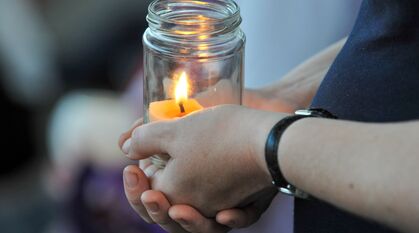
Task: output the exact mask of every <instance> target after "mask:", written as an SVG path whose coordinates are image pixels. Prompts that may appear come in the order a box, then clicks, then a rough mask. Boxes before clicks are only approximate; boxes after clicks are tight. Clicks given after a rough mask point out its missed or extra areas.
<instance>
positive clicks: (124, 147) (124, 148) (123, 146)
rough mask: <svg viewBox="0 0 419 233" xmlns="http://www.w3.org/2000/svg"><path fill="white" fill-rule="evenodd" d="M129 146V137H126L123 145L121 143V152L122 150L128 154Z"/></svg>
mask: <svg viewBox="0 0 419 233" xmlns="http://www.w3.org/2000/svg"><path fill="white" fill-rule="evenodd" d="M130 147H131V138H128V139H127V140H126V141H125V142H124V145H122V152H124V153H125V154H128V153H129V149H130Z"/></svg>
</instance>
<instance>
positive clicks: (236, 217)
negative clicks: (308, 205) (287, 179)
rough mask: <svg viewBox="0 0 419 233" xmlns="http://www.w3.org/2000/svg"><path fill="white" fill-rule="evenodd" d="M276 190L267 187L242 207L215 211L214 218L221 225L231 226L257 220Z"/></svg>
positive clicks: (244, 225)
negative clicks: (257, 197)
mask: <svg viewBox="0 0 419 233" xmlns="http://www.w3.org/2000/svg"><path fill="white" fill-rule="evenodd" d="M277 193H278V191H277V190H276V188H273V189H269V190H267V191H266V192H264V195H263V196H262V197H261V198H259V199H258V200H257V201H256V202H253V203H252V204H250V205H248V206H246V207H244V208H240V209H238V208H236V209H227V210H223V211H220V212H218V213H217V216H216V220H217V222H218V223H220V224H222V225H226V226H229V227H231V228H244V227H248V226H250V225H252V224H254V223H255V222H257V221H258V220H259V218H260V216H261V215H262V213H263V212H264V211H265V210H266V209H267V208H268V207H269V205H270V203H271V202H272V199H273V198H274V197H275V196H276V194H277Z"/></svg>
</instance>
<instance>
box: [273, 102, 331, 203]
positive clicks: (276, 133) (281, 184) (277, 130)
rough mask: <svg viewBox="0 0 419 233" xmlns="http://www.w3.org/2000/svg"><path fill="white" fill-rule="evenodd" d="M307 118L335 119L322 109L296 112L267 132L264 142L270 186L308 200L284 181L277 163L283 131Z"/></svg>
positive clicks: (301, 192)
mask: <svg viewBox="0 0 419 233" xmlns="http://www.w3.org/2000/svg"><path fill="white" fill-rule="evenodd" d="M307 117H322V118H332V119H336V116H334V115H333V114H331V113H330V112H328V111H326V110H324V109H318V108H317V109H306V110H298V111H296V112H295V115H292V116H288V117H285V118H283V119H282V120H280V121H279V122H278V123H276V124H275V125H274V127H273V128H272V129H271V131H270V132H269V135H268V139H267V140H266V144H265V159H266V163H267V165H268V170H269V173H270V174H271V176H272V184H274V185H275V186H277V187H278V189H279V191H280V192H282V193H284V194H288V195H292V196H296V197H300V198H308V197H309V195H308V194H307V193H305V192H303V191H301V190H299V189H297V188H296V187H294V186H293V185H292V184H290V183H289V182H288V181H286V180H285V178H284V175H283V174H282V172H281V168H280V166H279V162H278V146H279V142H280V139H281V136H282V135H283V133H284V132H285V130H286V129H287V128H288V127H289V126H290V125H291V124H292V123H294V122H296V121H298V120H300V119H303V118H307Z"/></svg>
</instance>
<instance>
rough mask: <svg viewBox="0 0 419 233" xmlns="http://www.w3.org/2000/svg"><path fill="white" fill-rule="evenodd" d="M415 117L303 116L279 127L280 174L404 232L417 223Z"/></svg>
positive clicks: (417, 129)
mask: <svg viewBox="0 0 419 233" xmlns="http://www.w3.org/2000/svg"><path fill="white" fill-rule="evenodd" d="M417 132H419V122H417V121H416V122H410V123H396V124H364V123H354V122H347V121H335V120H324V119H303V120H300V121H298V122H296V123H295V124H293V125H291V126H290V127H289V129H288V130H286V131H285V133H284V135H283V137H282V139H281V142H280V146H279V150H278V151H279V163H280V166H281V169H282V172H283V173H284V176H285V177H286V179H287V180H288V181H289V182H290V183H292V184H294V185H296V186H297V187H299V188H301V189H302V190H305V191H307V192H309V193H311V194H312V195H314V196H316V197H317V198H319V199H322V200H325V201H327V202H329V203H332V204H334V205H336V206H339V207H341V208H343V209H346V210H348V211H350V212H352V213H355V214H358V215H361V216H364V217H367V218H371V219H374V220H376V221H379V222H382V223H384V224H387V225H390V226H392V227H396V228H399V229H400V230H405V231H414V229H416V230H417V229H418V228H419V222H418V219H419V185H418V182H417V177H419V153H418V150H417V142H418V139H419V137H418V133H417Z"/></svg>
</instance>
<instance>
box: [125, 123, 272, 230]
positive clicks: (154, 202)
mask: <svg viewBox="0 0 419 233" xmlns="http://www.w3.org/2000/svg"><path fill="white" fill-rule="evenodd" d="M142 123H143V119H142V118H141V119H139V120H137V121H136V122H135V123H134V124H133V125H132V126H131V129H129V130H128V131H127V132H125V133H123V134H122V135H121V137H120V140H119V145H120V147H121V148H122V145H123V144H124V142H125V141H126V140H127V139H129V138H130V137H131V135H132V132H133V130H134V129H135V128H137V127H138V126H140V125H142ZM157 170H158V168H157V167H155V166H154V165H153V164H152V163H151V162H150V160H149V159H146V160H142V161H140V167H137V166H134V165H130V166H127V167H126V168H125V170H124V188H125V194H126V196H127V199H128V201H129V203H130V205H131V206H132V208H133V209H134V210H135V211H136V212H137V213H138V214H139V215H140V217H141V218H143V219H144V220H145V221H146V222H148V223H157V224H159V225H160V226H161V227H162V228H163V229H165V230H166V231H168V232H171V233H175V232H176V233H181V232H202V233H206V232H208V233H210V232H211V233H212V232H215V233H217V232H227V231H229V230H230V228H243V227H247V226H249V225H251V224H253V223H254V222H256V221H257V220H258V219H259V217H260V216H261V214H262V213H263V212H264V211H265V210H266V208H267V207H268V206H269V204H270V203H271V201H272V199H273V198H274V197H275V195H276V191H275V190H272V192H270V193H269V194H268V195H265V196H264V197H263V198H259V199H258V200H257V201H254V202H253V203H249V204H248V205H247V206H245V207H242V208H232V209H226V210H222V211H220V212H218V213H217V215H216V218H215V219H214V218H206V217H204V216H203V215H202V214H201V213H200V212H198V211H197V210H196V209H195V208H193V207H191V206H189V205H173V206H171V204H170V203H169V201H168V200H167V198H166V197H165V195H164V194H163V193H162V192H160V191H157V190H151V187H150V181H149V177H152V176H153V175H154V174H155V172H156V171H157ZM156 206H157V208H158V211H155V209H153V207H156ZM147 207H148V208H147Z"/></svg>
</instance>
